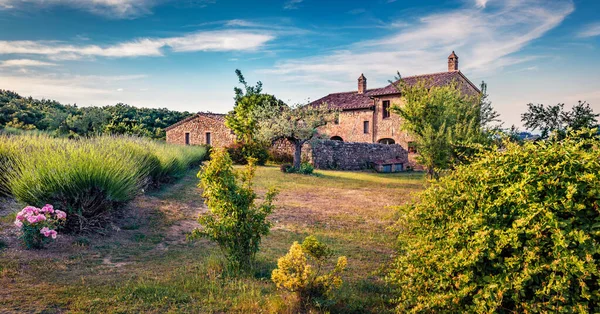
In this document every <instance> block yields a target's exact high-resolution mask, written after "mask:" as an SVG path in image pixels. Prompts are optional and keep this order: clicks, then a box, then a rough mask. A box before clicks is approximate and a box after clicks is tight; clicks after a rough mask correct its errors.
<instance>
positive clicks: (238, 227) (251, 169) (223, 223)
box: [190, 149, 277, 273]
mask: <svg viewBox="0 0 600 314" xmlns="http://www.w3.org/2000/svg"><path fill="white" fill-rule="evenodd" d="M255 170H256V167H255V166H254V162H253V160H252V159H250V163H249V164H248V165H247V166H246V169H245V171H235V170H234V169H233V163H232V160H231V158H230V157H229V155H228V154H227V152H226V151H225V150H224V149H213V151H212V156H211V160H210V161H209V162H208V163H206V165H204V166H203V167H202V170H201V171H200V172H199V173H198V177H199V178H200V184H199V187H201V188H202V189H203V190H204V191H203V193H202V196H203V197H204V202H205V203H206V205H207V206H208V208H209V210H210V212H209V213H208V214H205V215H202V216H200V218H199V219H198V222H199V223H200V224H201V225H202V226H203V228H202V229H196V230H194V231H193V232H192V234H191V235H190V238H191V239H193V238H197V237H205V238H208V239H210V240H213V241H215V242H217V243H218V244H219V246H220V247H221V249H222V250H223V252H224V253H225V256H226V258H227V260H228V262H229V268H230V270H231V271H233V272H234V273H237V272H240V271H247V270H249V269H250V268H251V266H252V261H253V259H254V255H255V254H256V252H258V250H259V246H260V242H261V238H262V236H264V235H267V234H268V233H269V229H270V228H271V222H270V221H268V220H267V216H268V215H270V214H271V212H272V211H273V208H274V206H273V200H274V199H275V196H276V195H277V192H276V191H275V190H269V191H268V192H267V193H266V195H265V196H264V201H263V202H262V203H261V204H260V205H258V204H255V199H256V193H255V192H254V190H253V189H252V179H253V178H254V173H255Z"/></svg>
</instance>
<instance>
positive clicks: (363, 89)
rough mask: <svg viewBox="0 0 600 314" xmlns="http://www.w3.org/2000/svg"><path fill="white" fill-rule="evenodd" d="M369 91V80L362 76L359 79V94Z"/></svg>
mask: <svg viewBox="0 0 600 314" xmlns="http://www.w3.org/2000/svg"><path fill="white" fill-rule="evenodd" d="M366 91H367V78H366V77H365V76H364V74H361V75H360V77H359V78H358V93H359V94H364V93H365V92H366Z"/></svg>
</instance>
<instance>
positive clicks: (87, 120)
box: [0, 90, 191, 139]
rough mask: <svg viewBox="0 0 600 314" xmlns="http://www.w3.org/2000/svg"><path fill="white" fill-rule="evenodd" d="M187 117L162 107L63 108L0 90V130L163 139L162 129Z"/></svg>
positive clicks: (45, 100)
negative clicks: (10, 128)
mask: <svg viewBox="0 0 600 314" xmlns="http://www.w3.org/2000/svg"><path fill="white" fill-rule="evenodd" d="M189 116H191V114H190V113H189V112H178V111H172V110H168V109H166V108H160V109H154V108H136V107H133V106H129V105H126V104H122V103H119V104H116V105H114V106H104V107H78V106H77V105H63V104H61V103H59V102H57V101H54V100H47V99H42V100H38V99H34V98H31V97H22V96H20V95H19V94H17V93H14V92H11V91H5V90H0V128H4V127H13V128H18V129H24V130H40V131H47V132H50V133H52V134H54V135H70V136H90V135H99V134H130V135H140V136H147V137H152V138H157V139H162V138H165V130H164V129H165V128H166V127H168V126H170V125H172V124H174V123H176V122H178V121H180V120H182V119H185V118H186V117H189Z"/></svg>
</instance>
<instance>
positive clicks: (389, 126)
mask: <svg viewBox="0 0 600 314" xmlns="http://www.w3.org/2000/svg"><path fill="white" fill-rule="evenodd" d="M403 80H404V81H405V83H406V84H409V85H412V84H416V83H417V82H419V81H425V83H426V84H427V85H428V86H443V85H446V84H450V83H452V82H455V83H456V84H458V86H459V88H461V90H462V92H463V93H464V94H469V95H477V94H479V93H480V90H479V89H478V88H477V87H476V86H475V85H474V84H473V83H472V82H471V81H470V80H469V79H468V78H467V77H466V76H465V75H464V74H463V73H462V72H461V71H460V70H459V69H458V56H457V55H456V54H455V53H454V51H453V52H452V54H450V56H448V71H446V72H439V73H432V74H422V75H416V76H409V77H404V78H403ZM397 85H398V82H395V83H392V84H389V85H387V86H385V87H382V88H373V89H368V88H367V78H366V77H365V76H364V75H361V76H360V77H359V78H358V88H357V90H354V91H349V92H342V93H333V94H329V95H327V96H325V97H323V98H320V99H318V100H315V101H313V102H312V103H311V104H310V105H313V106H316V105H322V104H327V105H329V106H333V107H336V108H339V109H340V110H341V113H340V115H339V119H338V121H335V123H331V124H328V125H326V126H323V127H321V128H320V129H319V132H320V133H322V134H326V135H327V136H328V137H329V138H330V139H331V140H337V141H343V142H359V143H380V144H398V145H400V146H402V148H404V149H406V150H408V152H409V153H416V151H415V149H414V145H413V144H412V142H411V139H410V136H409V135H408V134H407V133H406V132H403V131H401V128H400V126H401V123H402V121H401V119H400V117H399V116H398V115H396V114H394V113H392V112H391V111H390V107H391V106H392V105H400V106H401V105H402V103H401V102H402V100H401V92H400V91H398V89H397V88H396V86H397ZM166 133H167V142H169V143H175V144H182V145H200V144H210V145H212V146H220V147H223V146H229V145H230V144H233V142H234V141H235V135H234V134H233V132H231V130H229V129H228V128H227V127H226V126H225V115H223V114H215V113H202V112H201V113H198V114H196V115H195V116H192V117H190V118H187V119H185V120H182V121H180V122H178V123H176V124H174V125H172V126H170V127H168V128H167V129H166Z"/></svg>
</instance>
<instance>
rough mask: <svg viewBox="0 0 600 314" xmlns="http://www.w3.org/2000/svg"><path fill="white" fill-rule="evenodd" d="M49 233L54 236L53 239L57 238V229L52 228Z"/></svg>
mask: <svg viewBox="0 0 600 314" xmlns="http://www.w3.org/2000/svg"><path fill="white" fill-rule="evenodd" d="M49 234H50V236H51V237H52V239H56V236H57V234H58V233H57V232H56V230H50V232H49Z"/></svg>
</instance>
